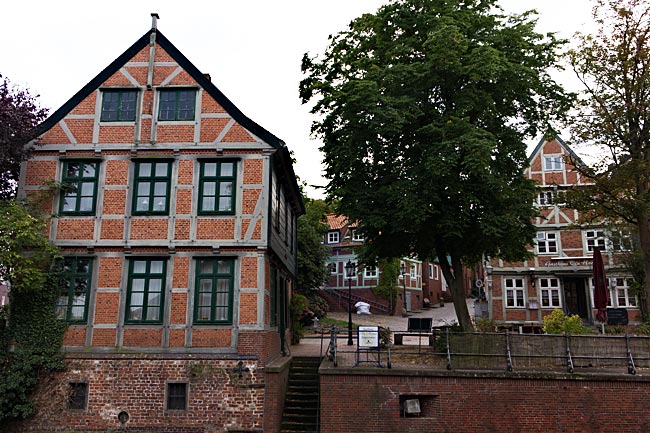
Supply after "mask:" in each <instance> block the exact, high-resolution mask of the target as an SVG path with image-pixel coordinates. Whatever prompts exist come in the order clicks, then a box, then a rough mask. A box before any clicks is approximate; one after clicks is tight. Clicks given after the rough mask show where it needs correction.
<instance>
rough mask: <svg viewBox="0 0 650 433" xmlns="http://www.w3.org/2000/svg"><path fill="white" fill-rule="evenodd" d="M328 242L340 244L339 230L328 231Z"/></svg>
mask: <svg viewBox="0 0 650 433" xmlns="http://www.w3.org/2000/svg"><path fill="white" fill-rule="evenodd" d="M327 243H328V244H338V243H339V232H338V231H335V232H328V233H327Z"/></svg>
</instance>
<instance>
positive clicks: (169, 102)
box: [158, 89, 196, 120]
mask: <svg viewBox="0 0 650 433" xmlns="http://www.w3.org/2000/svg"><path fill="white" fill-rule="evenodd" d="M195 105H196V89H164V90H160V104H159V108H158V120H194V109H195Z"/></svg>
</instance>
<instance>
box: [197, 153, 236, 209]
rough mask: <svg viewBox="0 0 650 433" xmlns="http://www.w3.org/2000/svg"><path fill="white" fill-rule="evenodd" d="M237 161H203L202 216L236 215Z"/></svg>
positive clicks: (200, 187)
mask: <svg viewBox="0 0 650 433" xmlns="http://www.w3.org/2000/svg"><path fill="white" fill-rule="evenodd" d="M236 178H237V161H232V160H231V161H201V162H200V169H199V209H198V213H200V214H234V213H235V183H236V181H237V179H236Z"/></svg>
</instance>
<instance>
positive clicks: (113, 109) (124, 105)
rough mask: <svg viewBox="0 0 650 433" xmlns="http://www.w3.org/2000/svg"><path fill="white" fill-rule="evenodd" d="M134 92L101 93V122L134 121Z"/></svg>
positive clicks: (136, 97) (135, 93)
mask: <svg viewBox="0 0 650 433" xmlns="http://www.w3.org/2000/svg"><path fill="white" fill-rule="evenodd" d="M137 95H138V94H137V91H135V90H104V91H102V114H101V117H100V120H101V121H102V122H133V121H135V105H136V102H137V99H138V96H137Z"/></svg>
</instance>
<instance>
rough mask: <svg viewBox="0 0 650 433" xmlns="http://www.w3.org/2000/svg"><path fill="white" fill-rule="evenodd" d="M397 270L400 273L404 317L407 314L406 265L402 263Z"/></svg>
mask: <svg viewBox="0 0 650 433" xmlns="http://www.w3.org/2000/svg"><path fill="white" fill-rule="evenodd" d="M399 269H400V271H401V273H402V286H403V287H404V314H403V316H404V317H406V316H407V314H408V311H409V309H408V306H407V305H406V265H405V264H404V262H402V263H400V265H399Z"/></svg>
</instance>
